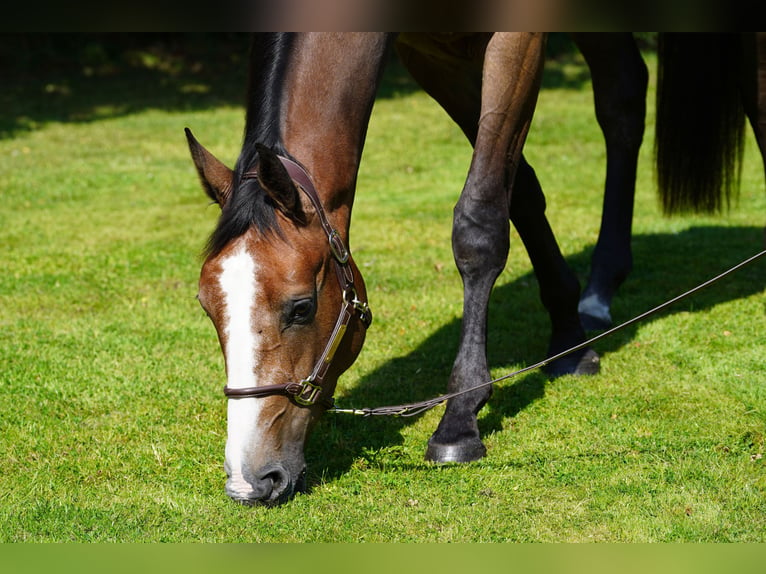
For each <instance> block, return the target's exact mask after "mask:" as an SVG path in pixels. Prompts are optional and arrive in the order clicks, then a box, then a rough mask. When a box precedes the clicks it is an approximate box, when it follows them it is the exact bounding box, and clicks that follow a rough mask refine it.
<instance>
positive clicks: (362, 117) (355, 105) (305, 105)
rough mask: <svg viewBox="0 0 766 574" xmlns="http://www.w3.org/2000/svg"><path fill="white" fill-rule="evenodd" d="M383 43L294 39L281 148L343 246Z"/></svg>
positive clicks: (379, 37)
mask: <svg viewBox="0 0 766 574" xmlns="http://www.w3.org/2000/svg"><path fill="white" fill-rule="evenodd" d="M388 41H389V38H388V36H387V35H386V34H372V33H359V34H333V33H310V34H299V35H298V36H297V37H296V38H295V40H294V45H293V47H292V55H291V58H290V62H289V68H288V72H287V75H286V78H285V84H284V92H283V94H284V96H285V100H284V102H285V103H284V105H285V108H283V110H282V126H281V133H282V142H283V144H284V147H285V149H286V150H287V151H288V152H289V153H290V154H291V155H292V156H293V157H295V158H296V159H298V160H299V161H300V162H301V163H302V164H303V165H304V166H305V167H306V169H307V170H308V172H309V173H310V174H311V177H312V179H313V180H314V184H315V186H316V188H317V192H318V194H319V196H320V200H321V201H322V204H323V205H324V207H325V209H326V210H327V213H328V217H329V218H330V219H331V221H332V223H333V225H334V226H336V227H337V229H338V230H339V231H340V232H341V233H342V234H343V235H344V238H346V239H347V238H348V227H349V223H350V218H351V208H352V206H353V201H354V190H355V186H356V177H357V172H358V169H359V161H360V159H361V155H362V148H363V146H364V138H365V135H366V132H367V123H368V121H369V118H370V113H371V111H372V105H373V102H374V98H375V92H376V90H377V87H378V81H379V77H380V72H381V70H382V68H383V63H384V59H385V55H386V50H387V45H388Z"/></svg>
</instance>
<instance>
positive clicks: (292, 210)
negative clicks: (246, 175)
mask: <svg viewBox="0 0 766 574" xmlns="http://www.w3.org/2000/svg"><path fill="white" fill-rule="evenodd" d="M255 148H256V149H257V150H258V181H259V182H260V184H261V187H262V188H263V190H264V191H265V192H266V193H267V194H268V195H269V197H270V198H271V199H272V201H273V202H274V203H275V204H276V206H277V209H279V210H280V211H281V212H282V213H284V214H285V215H286V216H287V217H288V218H290V219H292V220H293V221H295V222H297V223H304V222H305V221H306V215H305V213H304V212H303V204H302V203H301V194H300V191H298V188H297V187H296V186H295V183H293V180H292V178H291V177H290V174H289V173H287V169H286V168H285V166H284V165H282V162H281V161H280V160H279V156H277V154H276V153H274V152H273V151H272V150H270V149H269V148H267V147H266V146H265V145H261V144H255Z"/></svg>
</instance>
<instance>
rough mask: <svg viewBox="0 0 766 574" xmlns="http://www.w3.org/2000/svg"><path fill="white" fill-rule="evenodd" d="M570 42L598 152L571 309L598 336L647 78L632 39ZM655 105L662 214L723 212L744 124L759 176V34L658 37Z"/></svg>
mask: <svg viewBox="0 0 766 574" xmlns="http://www.w3.org/2000/svg"><path fill="white" fill-rule="evenodd" d="M573 40H574V41H575V44H576V45H577V46H578V48H579V49H580V51H581V52H582V54H583V56H584V58H585V60H586V62H587V64H588V66H589V68H590V71H591V76H592V80H593V92H594V97H595V104H596V116H597V119H598V121H599V124H600V125H601V128H602V130H603V133H604V138H605V141H606V147H607V175H606V183H605V188H604V207H603V212H602V219H601V229H600V232H599V236H598V240H597V243H596V247H595V249H594V252H593V255H592V259H591V274H590V278H589V281H588V284H587V286H586V288H585V290H584V291H583V294H582V297H581V300H580V304H579V310H580V316H581V319H582V322H583V326H584V327H585V328H586V329H587V330H603V329H606V328H608V327H610V326H611V324H612V318H611V311H610V307H611V302H612V298H613V297H614V295H615V293H616V291H617V290H618V288H619V287H620V285H621V284H622V283H623V282H624V281H625V279H626V278H627V276H628V274H629V272H630V271H631V268H632V254H631V245H630V238H631V225H632V214H633V200H634V195H635V178H636V165H637V162H638V152H639V148H640V146H641V139H642V135H643V129H644V123H645V116H646V106H645V99H646V91H647V90H646V85H647V72H646V66H645V63H644V61H643V59H642V58H641V55H640V52H639V50H638V47H637V45H636V42H635V39H634V38H633V36H632V35H631V34H617V35H615V34H606V35H602V34H575V35H573ZM656 98H657V99H656V107H657V114H656V120H655V121H656V129H655V147H654V161H655V165H656V174H657V187H658V192H659V195H660V198H661V201H662V206H663V209H664V211H665V212H666V213H667V214H670V215H672V214H674V213H679V212H707V213H711V212H719V211H721V210H722V209H723V208H725V207H728V205H729V202H730V197H731V195H732V194H733V193H734V192H735V191H736V189H737V185H738V180H737V177H738V174H739V170H740V166H741V161H742V151H743V135H744V127H745V118H747V120H748V121H749V122H750V125H751V127H752V129H753V132H754V134H755V137H756V141H757V143H758V146H759V149H760V152H761V157H762V159H763V162H764V170H765V171H766V34H764V33H757V34H754V33H743V34H738V33H737V34H681V33H662V34H660V35H659V37H658V80H657V94H656Z"/></svg>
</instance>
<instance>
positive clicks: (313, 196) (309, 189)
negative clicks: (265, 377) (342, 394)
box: [223, 156, 372, 408]
mask: <svg viewBox="0 0 766 574" xmlns="http://www.w3.org/2000/svg"><path fill="white" fill-rule="evenodd" d="M279 161H281V162H282V165H284V166H285V169H287V173H288V174H289V175H290V177H291V178H292V179H293V181H295V182H296V183H297V184H298V185H299V186H300V187H301V189H303V192H304V193H305V194H306V195H307V196H308V198H309V200H311V203H312V204H313V205H314V209H315V210H316V213H317V216H318V217H319V221H320V223H321V225H322V229H324V232H325V234H326V235H327V240H328V242H329V244H330V251H331V252H332V255H333V262H334V264H335V274H336V275H337V277H338V282H339V283H340V288H341V291H342V292H343V305H342V307H341V309H340V313H339V315H338V320H337V321H336V322H335V328H334V329H333V331H332V335H330V340H329V341H328V342H327V345H326V346H325V348H324V351H323V352H322V355H321V356H320V357H319V360H318V361H317V363H316V365H315V366H314V370H313V371H312V372H311V374H310V375H309V376H308V377H306V378H305V379H303V380H302V381H300V382H289V383H281V384H276V385H263V386H260V387H245V388H231V387H229V386H228V385H227V386H225V387H224V388H223V393H224V394H225V395H226V396H227V397H228V398H230V399H245V398H263V397H270V396H274V395H284V396H287V397H289V398H291V399H292V400H293V401H294V402H295V403H296V404H298V405H300V406H303V407H308V406H311V405H313V404H316V403H317V400H318V399H319V397H320V396H321V395H322V390H323V389H322V383H323V382H324V379H325V377H326V376H327V372H328V371H329V369H330V365H331V364H332V360H333V357H334V356H335V351H337V350H338V346H339V345H340V342H341V341H342V340H343V336H344V335H345V334H346V329H347V328H348V324H349V323H350V322H351V318H352V317H353V316H354V315H355V314H358V316H359V320H360V321H361V322H362V325H364V327H365V329H366V328H368V327H369V326H370V324H371V323H372V312H371V311H370V307H369V305H368V304H367V303H366V302H364V301H360V300H359V298H358V297H357V293H356V288H355V286H354V272H353V270H352V269H351V266H350V265H349V264H348V261H349V257H350V254H349V250H348V248H347V247H346V244H345V243H344V242H343V238H342V237H341V236H340V233H338V231H337V230H336V229H335V228H334V227H333V226H332V225H330V222H329V221H328V219H327V215H326V213H325V211H324V208H323V207H322V203H321V202H320V201H319V195H318V194H317V192H316V188H315V187H314V184H313V183H312V182H311V178H310V177H309V175H308V173H306V170H304V169H303V168H302V167H301V166H300V165H298V164H297V163H295V162H294V161H292V160H291V159H288V158H286V157H282V156H279ZM248 177H257V173H256V172H247V173H246V174H245V178H248ZM320 404H322V405H323V406H325V407H326V408H330V407H332V406H333V400H332V396H328V397H323V400H322V402H321V403H320Z"/></svg>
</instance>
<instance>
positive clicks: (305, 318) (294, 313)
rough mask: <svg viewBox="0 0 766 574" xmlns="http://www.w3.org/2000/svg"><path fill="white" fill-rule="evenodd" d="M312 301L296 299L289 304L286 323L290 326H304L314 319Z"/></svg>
mask: <svg viewBox="0 0 766 574" xmlns="http://www.w3.org/2000/svg"><path fill="white" fill-rule="evenodd" d="M314 309H315V306H314V300H313V299H298V300H297V301H292V302H291V304H290V312H289V317H288V323H289V324H291V325H296V324H297V325H305V324H307V323H310V322H311V320H312V319H313V318H314Z"/></svg>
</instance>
